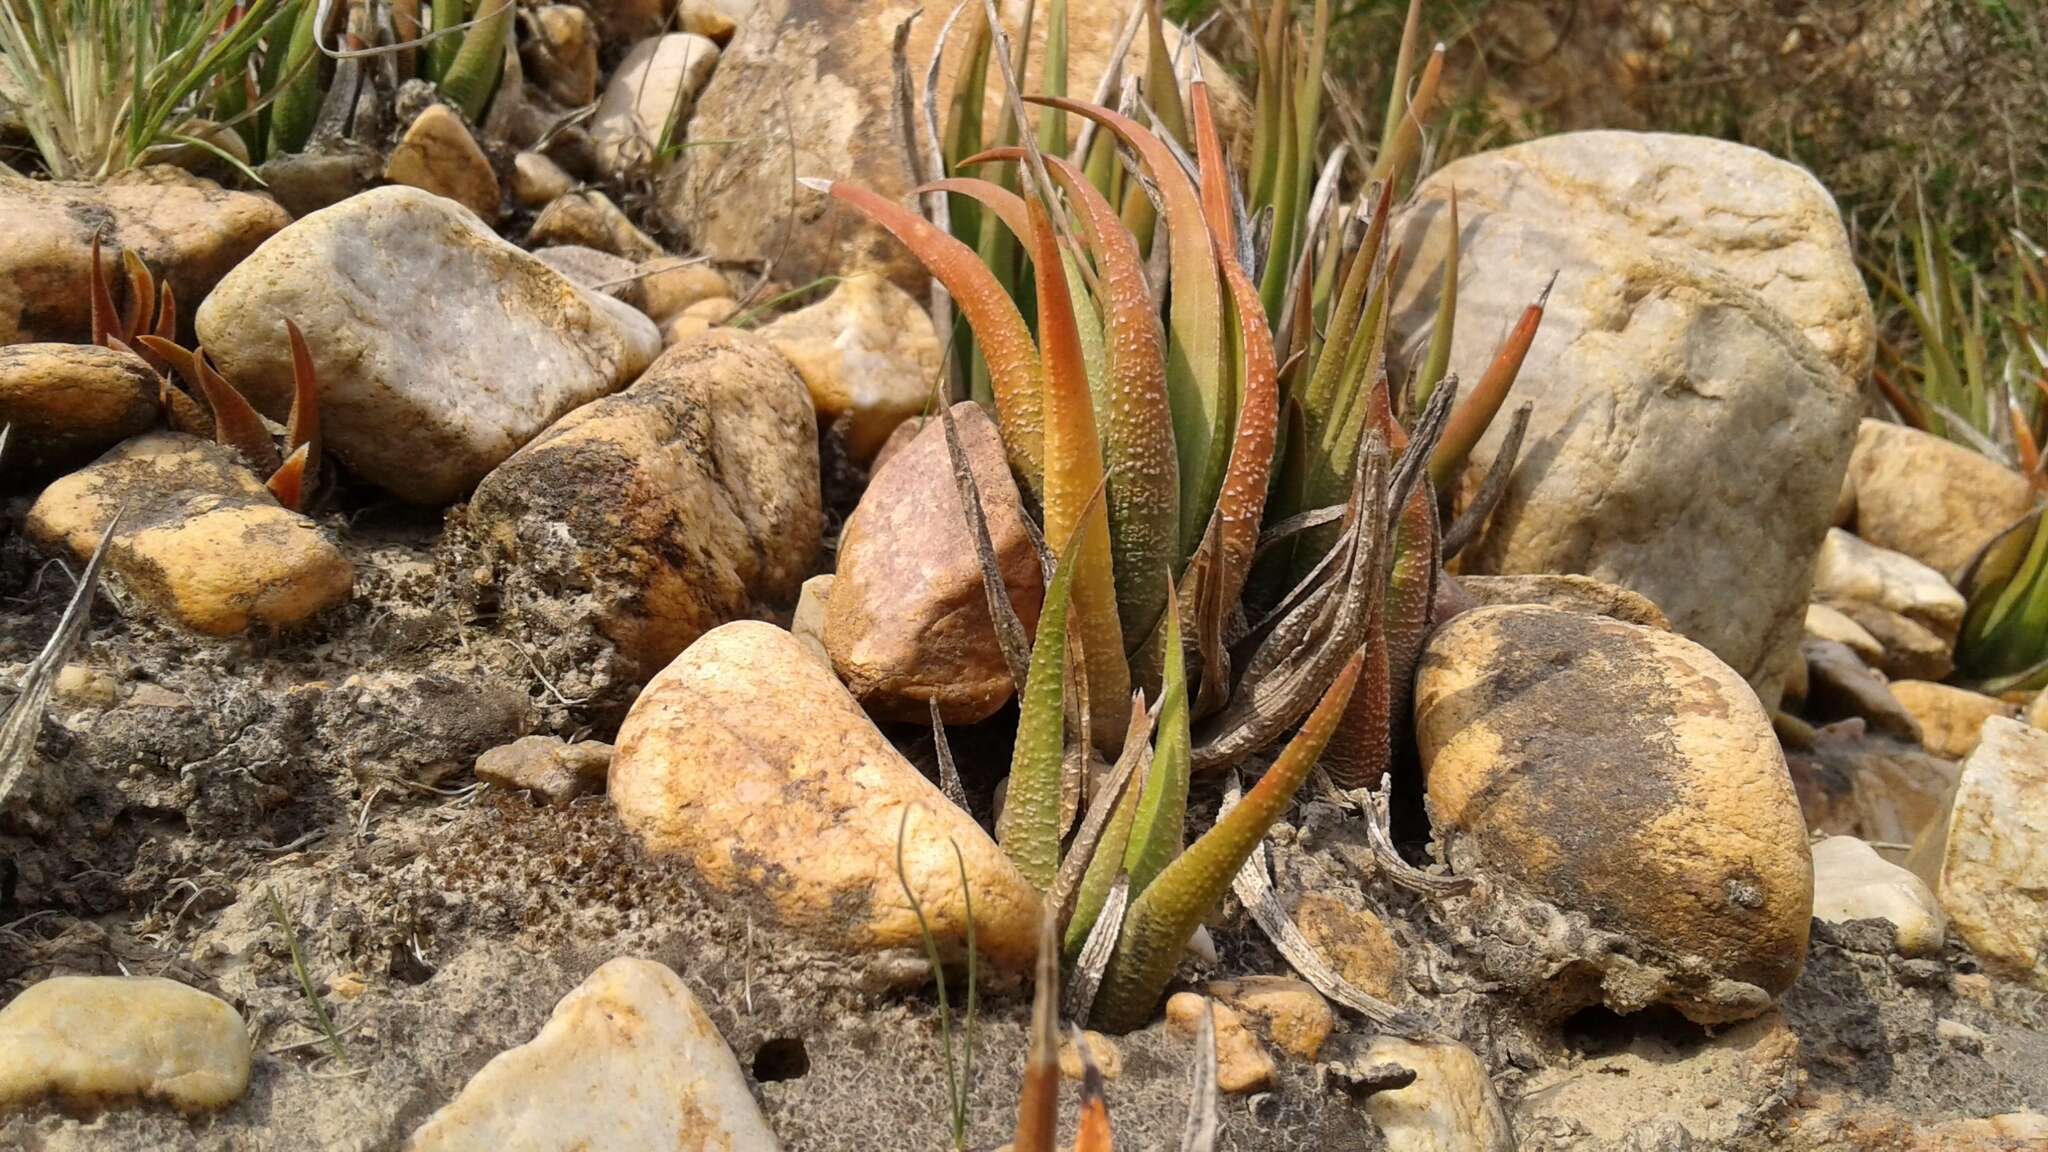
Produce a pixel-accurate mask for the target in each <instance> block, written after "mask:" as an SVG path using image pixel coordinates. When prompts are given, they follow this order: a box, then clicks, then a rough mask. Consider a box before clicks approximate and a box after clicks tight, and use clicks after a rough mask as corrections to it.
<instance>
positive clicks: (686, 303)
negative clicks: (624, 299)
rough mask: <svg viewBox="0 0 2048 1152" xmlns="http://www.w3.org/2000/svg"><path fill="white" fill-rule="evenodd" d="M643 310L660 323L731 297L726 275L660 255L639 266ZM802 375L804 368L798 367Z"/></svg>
mask: <svg viewBox="0 0 2048 1152" xmlns="http://www.w3.org/2000/svg"><path fill="white" fill-rule="evenodd" d="M636 271H637V272H638V273H639V276H640V310H641V311H643V312H645V313H647V315H648V316H649V317H650V318H651V319H653V320H654V322H655V323H657V324H659V323H661V322H662V321H664V320H667V319H669V318H670V317H672V316H677V315H680V314H681V313H682V312H683V310H684V309H686V308H688V307H690V306H691V305H693V304H696V303H699V302H700V301H704V300H716V299H719V298H720V297H725V298H728V299H729V298H731V296H732V285H731V284H730V283H728V282H727V281H726V279H725V274H724V273H722V272H720V271H719V270H718V269H716V268H713V267H712V266H711V265H709V264H706V263H705V262H703V261H702V260H696V259H686V258H684V257H681V256H661V257H657V258H656V259H653V260H649V261H647V262H646V263H644V264H642V265H640V267H639V268H638V269H637V270H636ZM797 370H798V371H799V372H801V371H802V370H803V365H801V364H799V365H797Z"/></svg>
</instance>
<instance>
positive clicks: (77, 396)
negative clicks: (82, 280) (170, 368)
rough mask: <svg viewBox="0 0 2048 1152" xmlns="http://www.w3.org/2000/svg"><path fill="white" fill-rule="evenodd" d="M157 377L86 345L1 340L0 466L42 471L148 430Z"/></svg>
mask: <svg viewBox="0 0 2048 1152" xmlns="http://www.w3.org/2000/svg"><path fill="white" fill-rule="evenodd" d="M158 389H159V385H158V383H157V375H156V373H155V372H153V371H151V370H150V367H149V365H147V364H144V363H143V362H142V361H141V360H140V359H138V358H137V357H135V356H133V355H131V354H129V353H127V352H121V351H116V350H115V349H112V348H99V347H95V346H93V345H90V344H14V345H7V346H0V426H12V428H13V431H12V432H10V433H9V434H8V437H7V450H6V452H5V453H0V468H4V469H5V470H6V471H8V472H14V473H20V472H32V473H37V474H45V473H48V472H51V471H54V470H57V469H62V468H69V467H72V466H74V465H77V464H81V463H83V462H85V461H87V460H90V459H92V458H93V457H94V456H97V455H99V454H100V453H101V452H104V451H106V450H107V449H109V448H111V447H113V446H114V445H116V444H118V443H120V442H121V441H123V440H126V439H127V438H128V437H130V436H135V435H138V434H140V433H143V432H147V431H149V429H150V428H152V427H153V426H155V424H156V421H157V414H158V405H157V399H158Z"/></svg>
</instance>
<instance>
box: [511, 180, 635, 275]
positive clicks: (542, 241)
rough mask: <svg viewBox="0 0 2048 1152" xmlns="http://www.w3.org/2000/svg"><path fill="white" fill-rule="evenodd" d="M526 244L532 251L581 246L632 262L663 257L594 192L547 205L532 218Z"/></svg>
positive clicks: (620, 212)
mask: <svg viewBox="0 0 2048 1152" xmlns="http://www.w3.org/2000/svg"><path fill="white" fill-rule="evenodd" d="M526 242H527V243H528V244H529V245H532V246H533V247H536V248H538V247H543V246H547V245H556V244H581V245H582V246H583V247H585V248H595V249H597V250H598V251H599V252H609V253H611V254H612V255H614V256H623V257H625V258H626V259H628V260H633V261H641V260H653V259H655V258H657V257H659V256H662V255H665V253H663V252H662V250H661V245H660V244H657V243H655V240H654V237H652V236H649V235H648V234H647V233H645V232H642V231H641V230H640V228H639V227H638V226H637V225H635V224H634V223H633V221H632V220H630V219H628V218H627V216H626V213H625V211H624V210H622V209H621V208H620V207H619V206H618V205H617V204H614V203H613V202H612V198H611V197H609V196H607V195H605V194H604V193H602V192H597V191H583V192H571V193H569V194H568V195H566V196H560V197H557V198H556V199H555V200H554V201H552V202H550V203H549V204H548V206H547V207H545V208H543V209H541V211H540V215H538V216H536V217H534V219H533V227H532V229H530V230H529V231H528V232H527V234H526Z"/></svg>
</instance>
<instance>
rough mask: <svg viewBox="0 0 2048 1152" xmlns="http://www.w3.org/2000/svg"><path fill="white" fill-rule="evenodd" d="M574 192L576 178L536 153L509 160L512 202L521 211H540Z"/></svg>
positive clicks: (523, 154)
mask: <svg viewBox="0 0 2048 1152" xmlns="http://www.w3.org/2000/svg"><path fill="white" fill-rule="evenodd" d="M575 190H576V178H575V177H574V176H571V175H569V173H568V172H567V171H566V170H565V169H563V167H562V166H561V165H560V164H557V163H555V162H554V161H553V160H550V159H548V158H547V157H546V156H543V155H541V154H540V153H538V152H521V153H520V154H519V155H517V156H514V157H513V158H512V200H513V202H514V203H516V204H518V205H519V206H520V207H521V208H542V207H546V206H547V205H548V204H549V203H550V202H552V201H554V200H556V199H559V198H560V197H563V196H567V195H568V194H569V193H571V192H573V191H575Z"/></svg>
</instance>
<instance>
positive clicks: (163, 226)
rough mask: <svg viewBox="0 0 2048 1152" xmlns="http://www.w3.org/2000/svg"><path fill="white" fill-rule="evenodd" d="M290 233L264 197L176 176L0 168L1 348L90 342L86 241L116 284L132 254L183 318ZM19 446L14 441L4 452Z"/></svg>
mask: <svg viewBox="0 0 2048 1152" xmlns="http://www.w3.org/2000/svg"><path fill="white" fill-rule="evenodd" d="M153 173H155V174H162V175H165V176H167V177H168V179H167V180H163V181H160V180H155V179H153V178H152V174H153ZM289 223H291V217H290V216H287V215H286V214H285V211H284V209H282V208H280V207H278V206H277V203H276V202H275V201H273V200H272V199H270V198H269V197H268V196H258V195H254V194H251V193H247V192H226V191H222V190H221V188H220V187H219V186H218V185H216V184H214V183H213V182H211V181H208V180H202V179H200V178H198V177H196V176H192V175H190V174H189V173H186V172H183V171H181V170H179V169H176V168H168V167H161V166H159V167H154V168H149V169H142V170H137V171H135V172H131V173H127V174H124V175H122V176H117V177H115V178H114V179H112V180H108V181H106V182H104V183H96V184H73V183H69V182H66V181H56V180H30V179H28V178H27V177H24V176H20V175H18V174H16V173H15V172H14V171H13V170H11V169H6V168H4V166H0V236H4V237H6V242H5V243H0V345H6V344H28V343H34V342H37V341H46V340H48V341H72V342H76V341H83V340H85V339H87V338H89V337H90V335H91V332H92V304H91V292H90V291H89V289H90V285H91V283H92V242H93V238H94V237H95V236H98V237H99V238H100V259H101V261H102V263H103V264H104V265H105V266H106V267H108V268H111V269H114V273H115V276H116V278H117V279H118V278H119V275H120V268H121V253H122V252H123V251H132V252H134V253H135V254H136V255H137V256H140V257H142V260H143V262H144V263H145V264H148V265H149V270H150V271H151V272H152V273H154V274H155V276H156V278H157V281H158V282H159V283H164V282H168V283H169V284H170V285H171V287H172V288H173V289H174V290H175V291H176V293H177V297H178V301H179V303H180V304H182V305H184V306H185V307H186V308H190V307H191V306H192V305H193V304H196V303H198V302H199V301H201V300H203V299H205V298H206V294H207V293H208V292H210V291H212V290H213V286H214V285H215V284H217V283H219V282H220V278H221V277H222V276H224V275H226V274H227V271H228V269H230V268H233V267H234V266H235V265H236V264H237V263H238V262H240V261H241V259H242V258H243V257H245V256H247V255H248V254H249V253H251V252H253V251H255V250H256V246H257V245H259V244H261V243H263V242H264V241H265V240H267V239H269V238H270V236H271V235H272V234H274V233H276V232H277V231H278V229H280V228H283V227H284V226H285V225H286V224H289ZM19 431H20V429H16V432H17V433H19ZM21 446H22V445H21V443H20V441H19V440H17V442H16V443H15V444H12V445H9V447H8V452H9V453H12V452H14V451H16V450H18V449H19V448H21Z"/></svg>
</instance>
